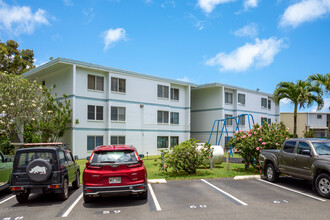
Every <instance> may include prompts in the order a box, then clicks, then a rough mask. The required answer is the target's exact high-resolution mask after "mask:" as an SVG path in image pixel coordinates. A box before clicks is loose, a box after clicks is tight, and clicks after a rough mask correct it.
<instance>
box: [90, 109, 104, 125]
mask: <svg viewBox="0 0 330 220" xmlns="http://www.w3.org/2000/svg"><path fill="white" fill-rule="evenodd" d="M89 107H93V108H94V119H90V118H89ZM99 107H101V108H102V119H98V117H97V116H98V114H97V109H98V108H99ZM87 120H88V121H103V120H104V106H101V105H87Z"/></svg>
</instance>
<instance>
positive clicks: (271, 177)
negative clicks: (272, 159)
mask: <svg viewBox="0 0 330 220" xmlns="http://www.w3.org/2000/svg"><path fill="white" fill-rule="evenodd" d="M264 174H265V177H266V180H268V181H269V182H275V181H276V180H277V179H278V177H279V173H278V172H277V171H276V170H275V168H274V165H273V164H272V163H269V164H267V165H266V167H265V172H264Z"/></svg>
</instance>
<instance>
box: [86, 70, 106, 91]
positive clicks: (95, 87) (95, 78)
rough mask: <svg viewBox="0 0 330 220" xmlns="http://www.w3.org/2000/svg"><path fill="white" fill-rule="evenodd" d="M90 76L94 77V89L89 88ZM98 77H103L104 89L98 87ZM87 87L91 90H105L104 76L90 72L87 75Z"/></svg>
mask: <svg viewBox="0 0 330 220" xmlns="http://www.w3.org/2000/svg"><path fill="white" fill-rule="evenodd" d="M89 76H93V77H94V89H93V88H89ZM98 78H102V89H101V90H100V89H97V88H98V84H99V83H98V80H97V79H98ZM87 89H88V90H89V91H98V92H104V76H97V75H92V74H88V75H87Z"/></svg>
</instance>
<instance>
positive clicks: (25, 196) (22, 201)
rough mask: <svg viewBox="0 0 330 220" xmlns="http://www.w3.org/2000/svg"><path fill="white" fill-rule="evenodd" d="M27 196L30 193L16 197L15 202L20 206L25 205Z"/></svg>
mask: <svg viewBox="0 0 330 220" xmlns="http://www.w3.org/2000/svg"><path fill="white" fill-rule="evenodd" d="M29 194H30V193H28V192H26V193H22V194H19V195H16V200H17V202H18V203H20V204H23V203H26V202H27V201H28V199H29Z"/></svg>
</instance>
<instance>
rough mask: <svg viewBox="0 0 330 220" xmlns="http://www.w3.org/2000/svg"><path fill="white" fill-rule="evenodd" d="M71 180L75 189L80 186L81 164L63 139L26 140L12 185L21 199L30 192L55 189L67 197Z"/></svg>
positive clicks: (19, 200) (63, 197)
mask: <svg viewBox="0 0 330 220" xmlns="http://www.w3.org/2000/svg"><path fill="white" fill-rule="evenodd" d="M71 182H72V187H73V188H74V189H78V188H79V187H80V170H79V165H78V164H77V163H76V162H75V161H74V159H73V157H72V153H71V151H70V149H69V148H67V147H65V145H63V144H62V143H33V144H25V145H24V147H22V148H20V149H18V150H17V152H16V155H15V159H14V164H13V172H12V176H11V187H10V189H11V191H12V192H13V194H14V195H16V199H17V201H18V202H19V203H24V202H26V201H27V200H28V198H29V195H30V193H47V192H54V193H56V194H58V198H59V199H60V200H66V199H67V198H68V197H69V183H71Z"/></svg>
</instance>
